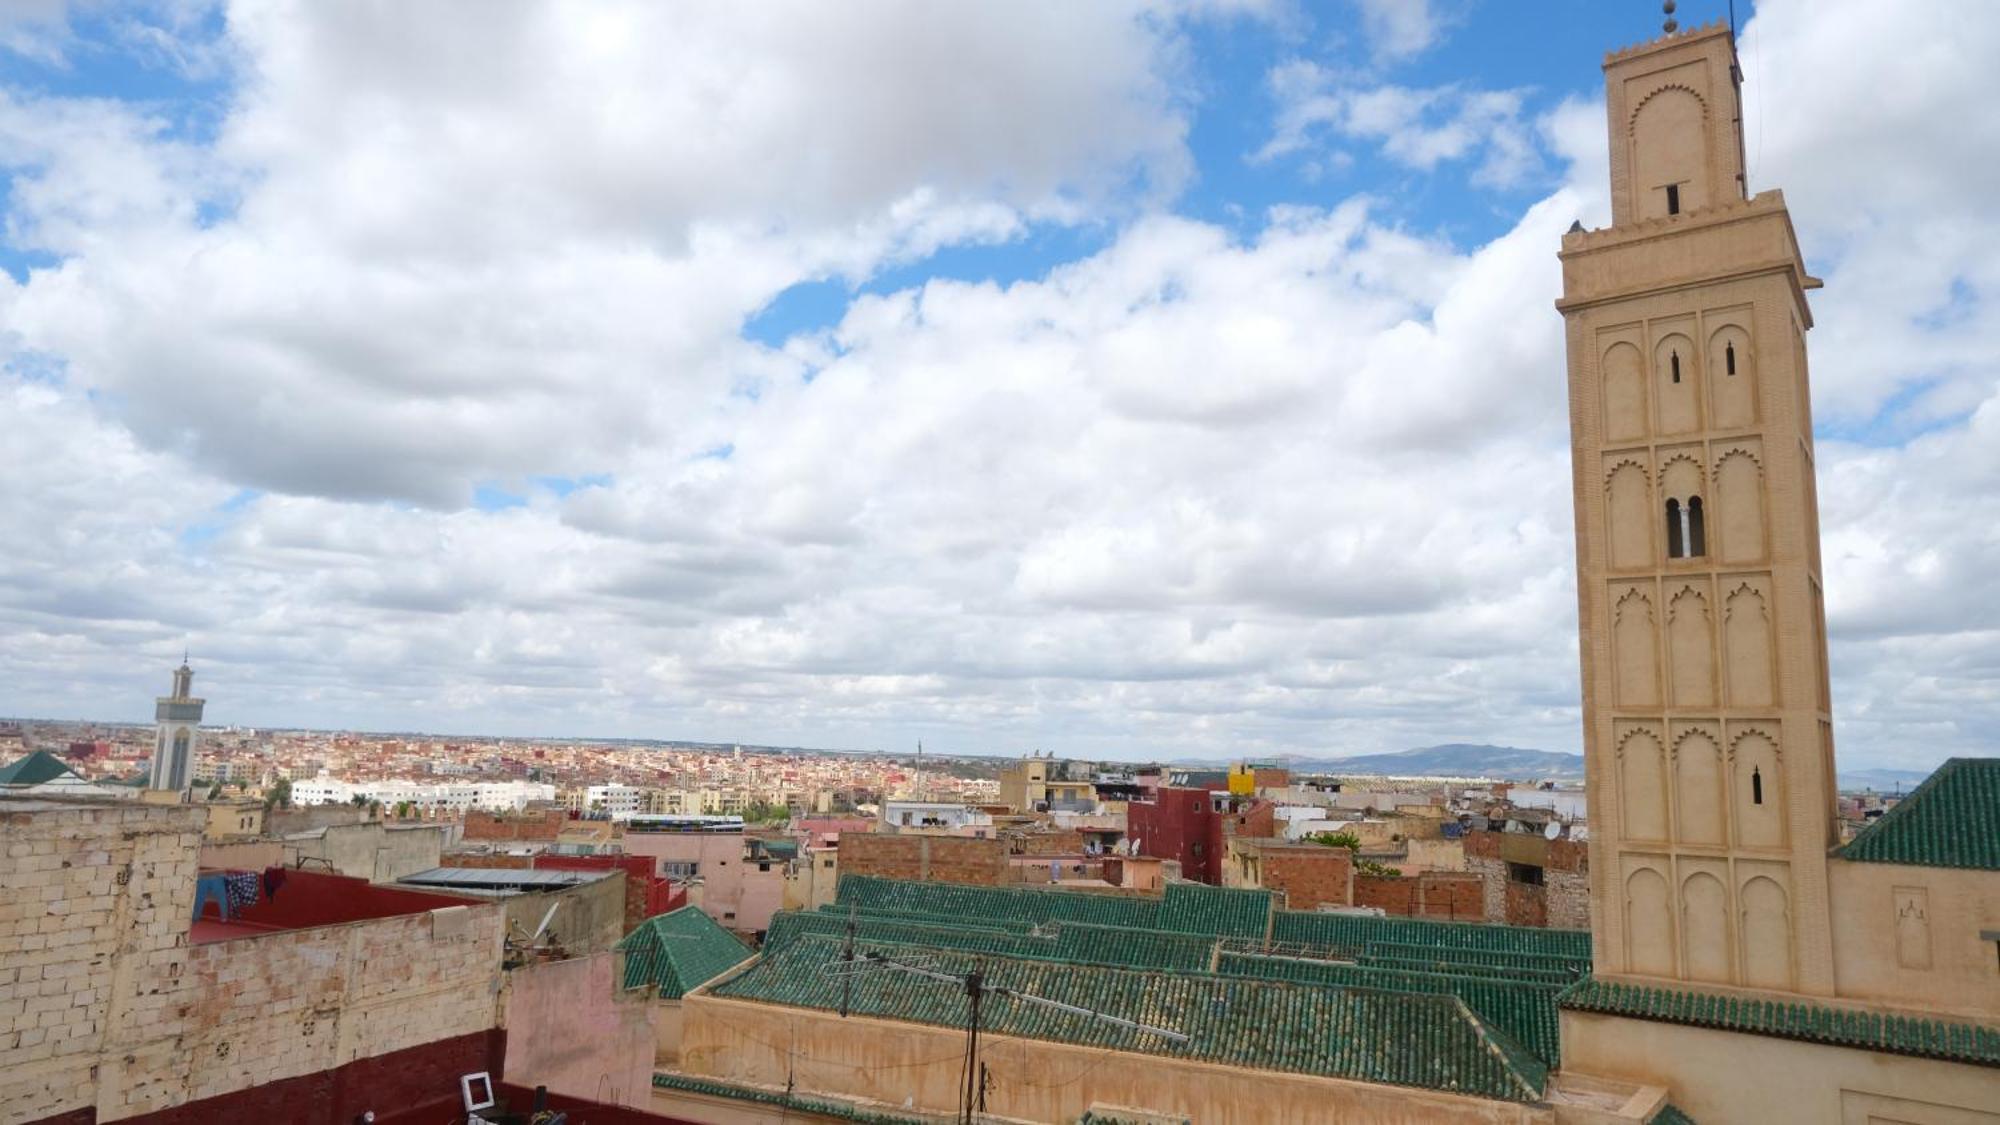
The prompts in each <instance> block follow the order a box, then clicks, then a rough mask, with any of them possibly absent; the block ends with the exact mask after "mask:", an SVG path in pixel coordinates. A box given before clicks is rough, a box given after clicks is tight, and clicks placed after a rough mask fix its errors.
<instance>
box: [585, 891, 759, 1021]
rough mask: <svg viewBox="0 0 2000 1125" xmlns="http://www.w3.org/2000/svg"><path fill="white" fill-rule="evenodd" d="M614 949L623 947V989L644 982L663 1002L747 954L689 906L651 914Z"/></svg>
mask: <svg viewBox="0 0 2000 1125" xmlns="http://www.w3.org/2000/svg"><path fill="white" fill-rule="evenodd" d="M618 948H619V949H622V950H624V951H625V987H626V988H644V987H647V986H648V985H650V986H652V987H654V988H657V989H659V995H660V996H661V997H662V998H664V999H667V1000H677V999H679V998H680V997H682V996H685V995H686V994H688V993H689V992H692V991H694V990H695V989H697V988H700V987H701V986H702V985H704V984H707V983H708V982H709V981H711V980H714V979H715V978H716V977H718V976H720V975H721V974H723V973H726V972H728V971H729V970H731V969H733V968H735V967H736V966H738V965H740V964H742V963H743V962H745V961H747V960H749V959H750V957H751V953H750V951H749V950H748V949H746V948H744V946H743V943H742V942H740V941H737V940H736V938H735V937H734V936H733V935H731V934H730V932H729V931H728V930H725V929H723V928H722V927H721V926H719V925H716V923H715V921H714V920H713V919H711V918H710V917H709V916H708V915H706V914H703V913H702V912H701V910H700V909H699V908H698V907H693V906H683V907H681V908H680V909H679V910H670V911H668V912H667V913H665V914H655V915H653V916H652V917H651V918H648V919H646V920H645V921H644V922H641V923H639V925H638V927H637V928H636V929H634V930H633V931H632V932H631V933H629V934H626V935H625V938H624V940H623V941H620V942H619V943H618Z"/></svg>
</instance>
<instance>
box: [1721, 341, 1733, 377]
mask: <svg viewBox="0 0 2000 1125" xmlns="http://www.w3.org/2000/svg"><path fill="white" fill-rule="evenodd" d="M1722 366H1723V369H1724V370H1726V371H1728V372H1729V374H1731V375H1734V374H1736V345H1735V344H1725V345H1723V348H1722Z"/></svg>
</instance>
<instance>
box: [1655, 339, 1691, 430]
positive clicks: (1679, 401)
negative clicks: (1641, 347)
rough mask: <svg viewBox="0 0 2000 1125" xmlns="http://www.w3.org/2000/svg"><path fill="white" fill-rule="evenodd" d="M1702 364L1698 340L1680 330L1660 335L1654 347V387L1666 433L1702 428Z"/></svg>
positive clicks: (1661, 423)
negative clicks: (1700, 370) (1688, 336)
mask: <svg viewBox="0 0 2000 1125" xmlns="http://www.w3.org/2000/svg"><path fill="white" fill-rule="evenodd" d="M1700 366H1701V364H1700V362H1699V360H1698V357H1697V356H1696V355H1695V348H1694V341H1693V340H1690V339H1689V338H1687V337H1686V336H1684V335H1682V334H1681V333H1679V332H1670V333H1668V334H1667V335H1665V336H1662V337H1660V342H1659V343H1658V344H1655V345H1654V346H1653V387H1654V389H1655V391H1656V394H1657V400H1658V402H1659V404H1660V409H1659V419H1660V432H1661V433H1662V434H1685V433H1691V432H1693V431H1695V430H1698V429H1700V428H1701V397H1700V384H1701V380H1700V379H1699V378H1698V377H1697V371H1698V369H1699V368H1700Z"/></svg>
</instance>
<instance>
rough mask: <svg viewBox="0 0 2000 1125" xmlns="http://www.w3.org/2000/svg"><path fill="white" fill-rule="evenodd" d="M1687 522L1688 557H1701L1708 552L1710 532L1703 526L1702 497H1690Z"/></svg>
mask: <svg viewBox="0 0 2000 1125" xmlns="http://www.w3.org/2000/svg"><path fill="white" fill-rule="evenodd" d="M1687 522H1688V533H1687V545H1688V557H1689V558H1691V559H1698V558H1701V557H1702V556H1703V555H1706V554H1708V534H1707V532H1706V531H1705V530H1704V529H1703V528H1702V522H1701V497H1699V496H1690V497H1688V502H1687Z"/></svg>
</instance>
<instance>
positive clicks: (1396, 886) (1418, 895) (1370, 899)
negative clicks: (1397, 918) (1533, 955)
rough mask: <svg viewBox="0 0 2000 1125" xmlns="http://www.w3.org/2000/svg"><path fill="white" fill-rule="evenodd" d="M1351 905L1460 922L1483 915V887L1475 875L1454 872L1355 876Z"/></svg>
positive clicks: (1472, 919) (1397, 913)
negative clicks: (1352, 902) (1352, 903)
mask: <svg viewBox="0 0 2000 1125" xmlns="http://www.w3.org/2000/svg"><path fill="white" fill-rule="evenodd" d="M1354 905H1356V906H1372V907H1375V908H1377V909H1379V910H1381V911H1382V912H1383V913H1385V914H1395V915H1401V916H1405V917H1412V918H1439V919H1445V920H1457V921H1460V922H1469V921H1478V920H1480V919H1482V918H1484V917H1485V913H1486V904H1485V899H1484V887H1483V885H1482V883H1481V881H1480V880H1479V878H1478V877H1476V876H1474V875H1472V874H1470V873H1466V872H1458V871H1426V872H1424V873H1423V874H1421V875H1401V876H1390V875H1356V876H1355V877H1354Z"/></svg>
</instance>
